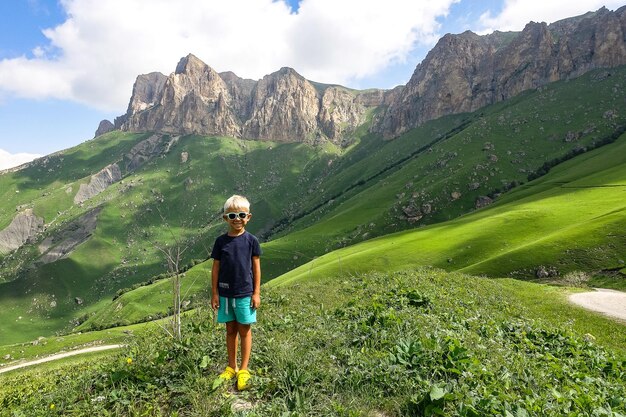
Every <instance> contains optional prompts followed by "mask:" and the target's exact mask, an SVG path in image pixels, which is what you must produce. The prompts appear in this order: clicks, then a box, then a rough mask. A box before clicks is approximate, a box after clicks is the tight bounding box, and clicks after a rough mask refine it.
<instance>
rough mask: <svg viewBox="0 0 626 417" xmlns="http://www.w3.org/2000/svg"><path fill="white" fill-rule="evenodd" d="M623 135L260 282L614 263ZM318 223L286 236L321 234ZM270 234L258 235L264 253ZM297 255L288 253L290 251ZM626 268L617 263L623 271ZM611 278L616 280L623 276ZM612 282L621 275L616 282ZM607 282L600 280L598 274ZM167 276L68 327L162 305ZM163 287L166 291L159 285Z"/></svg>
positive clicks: (623, 209) (190, 288) (198, 272)
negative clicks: (530, 177) (501, 192)
mask: <svg viewBox="0 0 626 417" xmlns="http://www.w3.org/2000/svg"><path fill="white" fill-rule="evenodd" d="M625 190H626V135H623V136H622V137H620V138H619V139H618V140H617V141H616V142H615V143H613V144H610V145H606V146H604V147H601V148H599V149H596V150H594V151H590V152H588V153H586V154H584V155H580V156H578V157H576V158H574V159H571V160H569V161H567V162H564V163H563V164H561V165H558V166H556V167H554V168H553V169H552V170H551V171H550V173H548V174H547V175H545V176H544V177H541V178H540V179H537V180H535V181H532V182H530V183H527V184H525V185H523V186H520V187H517V188H515V189H514V190H512V191H510V192H509V193H507V194H506V196H503V197H502V198H501V199H500V200H499V201H498V202H497V203H495V204H494V205H492V206H490V207H486V208H483V209H482V210H478V211H475V212H473V213H470V214H467V215H464V216H461V217H459V218H457V219H455V220H452V221H448V222H443V223H438V224H436V225H431V226H427V227H423V228H420V229H416V230H410V231H406V232H400V233H395V234H390V235H387V236H383V237H380V238H376V239H371V240H368V241H366V242H363V243H359V244H355V245H353V246H350V247H347V248H344V249H338V250H335V251H333V252H330V253H328V254H326V255H323V256H321V257H319V258H316V259H315V260H312V261H310V262H308V263H306V264H304V265H302V266H300V267H298V268H296V269H294V270H292V271H289V272H287V273H285V274H284V275H282V276H280V277H278V278H276V279H274V280H272V281H271V282H270V283H268V285H269V286H273V285H280V284H281V283H285V282H289V283H291V282H301V281H302V280H327V279H329V278H331V277H336V276H345V275H346V274H359V273H364V272H367V271H380V272H387V271H393V270H402V269H405V268H410V267H413V266H415V265H432V266H437V267H439V268H444V269H447V270H454V271H463V272H467V273H471V274H476V275H488V276H492V277H503V276H510V277H516V278H525V279H526V278H534V277H535V274H536V271H537V270H538V268H540V267H542V266H543V267H544V268H545V270H546V271H557V272H558V273H559V275H560V276H558V277H556V276H555V277H552V280H553V281H558V280H559V279H562V278H563V276H566V275H567V274H568V273H575V272H579V271H583V272H587V273H589V275H593V274H594V273H599V272H602V271H607V270H612V271H619V270H621V269H623V268H624V261H625V260H626V259H625V258H624V253H626V233H625V232H624V230H626V228H625V226H626V200H625V199H624V197H623V195H622V193H623V192H624V191H625ZM326 227H327V226H326V225H325V224H324V223H323V222H320V223H319V224H318V225H316V226H314V227H310V228H308V229H305V230H304V231H302V232H296V233H294V236H296V237H299V236H303V235H307V234H310V235H313V236H323V234H324V233H326V232H325V230H326V229H325V228H326ZM287 239H294V237H292V236H289V237H287V238H283V239H278V240H277V241H271V242H266V243H264V244H263V245H262V246H263V250H264V252H265V253H266V254H267V253H270V255H264V257H263V258H264V261H263V262H264V266H265V262H266V261H265V259H266V258H270V260H269V262H271V256H273V255H272V254H273V252H272V251H273V250H274V245H275V244H276V243H278V244H280V245H284V242H283V240H287ZM296 256H297V255H296ZM210 265H211V263H210V262H205V263H203V264H200V265H197V266H195V267H194V268H192V269H190V270H189V271H188V272H187V276H186V277H185V278H184V279H183V293H187V294H188V296H189V297H190V299H194V297H196V295H195V294H198V296H199V297H200V298H201V297H207V295H206V291H207V289H208V287H210V268H211V266H210ZM624 272H626V271H624ZM624 275H626V274H622V275H621V276H622V278H618V279H617V282H614V283H613V284H612V285H616V286H617V287H618V288H624V287H625V285H624V281H626V278H624ZM620 282H622V283H621V284H620ZM604 284H605V285H606V284H609V283H604ZM170 285H171V284H170V282H169V281H163V282H159V283H158V284H154V285H152V286H149V287H145V288H142V289H140V290H137V291H131V292H129V293H127V294H124V295H123V296H122V297H120V298H119V299H117V300H115V301H113V302H109V303H108V304H107V306H106V307H105V308H103V309H102V310H100V311H99V312H98V313H97V314H95V315H94V317H93V318H91V319H89V320H88V321H87V322H86V323H84V324H83V325H82V326H80V327H79V328H78V330H87V329H98V328H101V327H111V326H113V325H116V324H128V322H136V321H138V320H142V319H144V318H146V317H149V316H150V317H153V316H156V315H161V314H165V313H166V312H167V309H168V307H169V306H170V305H171V300H170V299H169V298H168V297H167V295H164V294H170V293H171V291H170V290H169V288H170ZM168 291H169V292H168Z"/></svg>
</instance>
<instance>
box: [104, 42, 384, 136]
mask: <svg viewBox="0 0 626 417" xmlns="http://www.w3.org/2000/svg"><path fill="white" fill-rule="evenodd" d="M384 97H385V95H384V93H383V92H382V90H380V91H379V92H378V93H376V92H375V91H374V92H368V94H362V95H361V94H358V93H357V92H351V91H350V90H348V89H344V88H342V87H333V86H322V87H316V86H314V85H313V84H312V83H311V82H309V81H308V80H306V79H305V78H304V77H302V76H301V75H299V74H298V73H297V72H296V71H294V70H293V69H291V68H282V69H281V70H279V71H277V72H275V73H273V74H270V75H267V76H265V77H263V79H261V80H259V81H253V80H247V79H243V78H240V77H238V76H237V75H235V74H233V73H232V72H224V73H221V74H218V73H217V72H216V71H215V70H213V69H212V68H211V67H209V66H208V65H206V64H205V63H203V62H202V61H200V60H199V59H198V58H196V57H195V56H193V55H191V54H190V55H188V56H187V57H185V58H183V59H182V60H181V61H180V62H179V64H178V66H177V67H176V71H175V72H174V73H173V74H171V75H170V76H165V75H162V74H158V73H152V74H148V75H140V76H139V77H138V78H137V81H136V82H135V86H134V88H133V95H132V98H131V101H130V104H129V106H128V111H127V112H126V114H125V115H124V116H122V117H120V118H118V119H117V120H116V126H118V127H119V128H121V129H122V130H127V131H132V132H146V131H151V132H159V133H167V134H178V135H185V134H202V135H224V136H234V137H245V138H249V139H260V140H275V141H280V142H301V141H315V140H317V139H319V138H326V139H329V140H331V141H333V142H336V143H339V142H341V141H342V140H344V139H345V137H346V136H348V135H349V134H350V132H352V130H353V129H354V128H356V127H357V126H358V125H359V124H361V123H362V122H363V120H364V117H365V112H366V111H367V109H368V108H370V107H375V106H378V105H380V104H382V103H383V100H384Z"/></svg>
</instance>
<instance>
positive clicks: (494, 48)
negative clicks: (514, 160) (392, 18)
mask: <svg viewBox="0 0 626 417" xmlns="http://www.w3.org/2000/svg"><path fill="white" fill-rule="evenodd" d="M625 32H626V7H622V8H620V9H618V10H616V11H615V12H611V11H609V10H607V9H605V8H602V9H600V10H598V11H597V12H595V13H587V14H586V15H583V16H578V17H575V18H570V19H565V20H562V21H559V22H555V23H553V24H551V25H549V26H548V25H547V24H545V23H533V22H531V23H529V24H528V25H526V27H525V28H524V30H523V31H522V32H519V33H499V32H495V33H493V34H491V35H487V36H478V35H475V34H473V33H471V32H465V33H462V34H459V35H446V36H444V37H443V38H442V39H441V40H440V41H439V42H438V43H437V45H436V46H435V47H434V48H433V50H432V51H430V53H429V54H428V55H427V57H426V59H424V61H423V62H422V63H421V64H420V65H418V66H417V68H416V70H415V72H414V73H413V76H412V77H411V80H410V81H409V83H408V84H407V85H406V87H405V88H404V89H403V90H402V91H401V93H400V94H398V95H397V97H396V98H395V99H392V101H391V103H390V104H389V107H388V108H387V111H386V112H385V114H384V115H383V116H382V117H381V118H379V120H378V122H377V124H376V125H375V126H374V128H373V130H374V131H377V132H379V133H381V134H383V136H385V137H387V138H393V137H396V136H398V135H400V134H402V133H403V132H405V131H407V130H409V129H411V128H414V127H416V126H419V125H420V124H422V123H424V122H426V121H428V120H432V119H435V118H438V117H441V116H444V115H448V114H454V113H462V112H471V111H475V110H477V109H479V108H481V107H483V106H485V105H489V104H492V103H495V102H498V101H502V100H506V99H508V98H510V97H513V96H515V95H517V94H519V93H521V92H522V91H524V90H528V89H532V88H537V87H540V86H542V85H545V84H547V83H550V82H553V81H558V80H563V79H567V78H573V77H577V76H579V75H582V74H584V73H585V72H587V71H590V70H592V69H595V68H606V67H614V66H618V65H624V64H626V44H625V38H624V33H625Z"/></svg>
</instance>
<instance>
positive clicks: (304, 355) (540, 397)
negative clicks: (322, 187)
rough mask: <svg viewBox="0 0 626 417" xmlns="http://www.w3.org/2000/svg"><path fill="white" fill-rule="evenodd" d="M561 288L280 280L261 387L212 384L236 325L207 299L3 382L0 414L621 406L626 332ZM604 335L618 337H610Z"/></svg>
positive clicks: (573, 410) (591, 409) (367, 277)
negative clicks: (172, 326) (180, 318)
mask: <svg viewBox="0 0 626 417" xmlns="http://www.w3.org/2000/svg"><path fill="white" fill-rule="evenodd" d="M331 285H332V290H331V288H330V286H331ZM554 288H555V287H548V286H545V285H539V284H533V283H526V282H521V281H518V280H512V279H505V280H494V279H487V278H477V277H473V276H468V275H463V274H460V273H447V272H444V271H442V270H438V269H434V268H417V269H410V270H404V271H398V272H395V273H380V272H373V273H369V274H362V275H345V276H343V277H338V278H336V279H333V280H325V281H324V280H319V281H302V282H300V283H298V284H293V285H283V286H271V287H268V288H266V289H265V290H264V292H263V305H262V309H261V310H260V311H259V314H260V321H259V323H258V324H257V325H256V326H255V328H254V354H253V357H252V363H251V367H252V369H253V377H254V385H253V387H252V389H250V390H249V391H245V392H241V393H239V392H236V391H234V390H233V388H232V387H230V386H229V385H218V384H214V381H215V377H216V375H217V374H218V373H219V372H220V371H221V369H222V368H223V366H224V363H225V360H226V358H225V349H224V346H223V337H224V333H223V332H224V331H223V329H222V328H221V326H218V325H216V324H215V322H214V320H213V313H212V312H211V311H210V310H209V309H207V308H206V307H203V308H199V309H197V310H195V311H194V312H191V313H189V314H188V315H187V316H186V317H185V319H184V332H183V338H182V340H180V341H176V340H174V339H172V338H170V337H168V336H166V335H165V334H164V332H163V330H162V329H161V328H160V327H159V326H155V325H152V326H151V329H148V330H146V333H145V334H144V335H143V336H142V337H133V338H129V340H128V341H127V343H128V346H127V347H126V348H124V349H123V351H121V352H119V353H117V354H115V355H112V356H109V357H102V358H100V359H99V360H98V361H97V362H94V361H90V362H82V363H80V362H79V363H78V364H77V363H71V364H68V365H66V366H61V367H52V368H48V369H46V368H44V369H38V368H37V369H31V370H26V371H24V370H23V371H21V372H12V373H11V372H10V373H7V374H4V375H0V380H2V384H1V386H2V388H0V405H1V406H2V407H1V409H2V410H5V411H6V412H5V411H3V412H2V413H4V414H2V415H11V416H22V415H24V416H26V415H28V416H39V415H42V416H43V415H94V414H95V415H102V416H106V415H111V416H113V415H145V416H164V415H176V416H193V415H203V416H300V415H325V416H400V415H402V416H422V415H447V416H486V415H493V416H496V415H500V416H505V415H506V416H508V415H512V416H516V415H524V416H562V415H597V416H621V415H625V413H626V402H625V398H626V386H625V385H624V382H623V381H624V377H626V357H625V356H624V354H625V350H624V346H623V344H622V348H621V349H618V348H612V347H610V345H611V343H615V342H620V341H621V342H623V340H625V339H624V338H625V337H626V327H624V326H617V325H616V324H615V323H613V322H611V321H610V320H608V319H605V318H602V317H599V316H594V317H590V314H591V313H588V312H585V311H584V310H581V309H579V308H576V307H574V306H571V305H569V304H568V303H567V301H566V300H565V298H564V293H563V291H555V290H554ZM527 294H532V295H533V297H532V298H536V299H541V300H544V301H545V302H546V303H545V305H543V306H542V307H537V306H536V305H535V304H533V303H532V302H529V301H530V300H529V298H528V297H527ZM546 309H547V310H546ZM546 313H548V314H546ZM559 313H560V314H562V315H565V316H568V317H569V320H568V321H562V319H561V318H558V316H559ZM576 323H578V324H581V323H583V327H584V328H585V331H586V333H581V330H580V329H575V328H574V327H575V325H576ZM148 326H150V325H148ZM607 329H614V331H616V332H617V334H618V335H619V336H617V337H615V338H614V339H613V342H607V341H606V339H605V340H603V341H602V343H600V342H599V341H597V340H596V337H599V336H600V335H602V334H606V332H607ZM18 381H19V382H18ZM8 410H10V411H8Z"/></svg>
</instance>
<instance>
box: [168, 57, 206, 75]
mask: <svg viewBox="0 0 626 417" xmlns="http://www.w3.org/2000/svg"><path fill="white" fill-rule="evenodd" d="M207 68H209V66H208V65H207V64H205V63H204V62H202V61H201V60H200V59H199V58H198V57H196V56H195V55H194V54H189V55H187V56H185V57H183V58H181V59H180V61H178V65H176V71H174V73H175V74H183V73H185V74H190V73H197V72H203V71H205V70H206V69H207Z"/></svg>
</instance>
